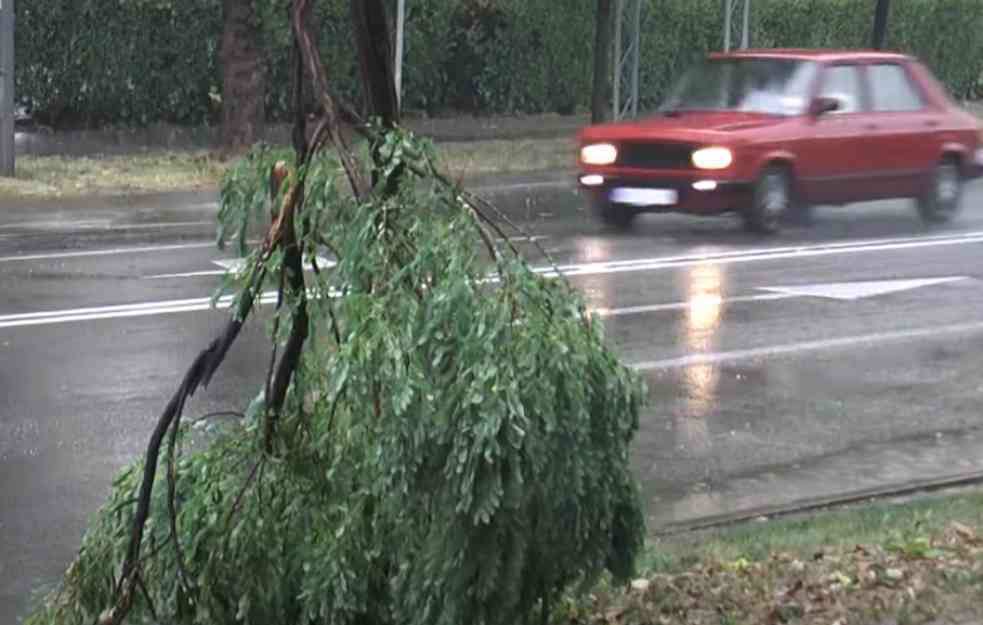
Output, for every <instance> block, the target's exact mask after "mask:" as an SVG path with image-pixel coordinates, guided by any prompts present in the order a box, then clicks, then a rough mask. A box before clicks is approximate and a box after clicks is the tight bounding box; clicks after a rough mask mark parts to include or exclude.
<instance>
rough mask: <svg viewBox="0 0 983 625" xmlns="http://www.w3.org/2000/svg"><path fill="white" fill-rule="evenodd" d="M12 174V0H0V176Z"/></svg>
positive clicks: (11, 175) (10, 175)
mask: <svg viewBox="0 0 983 625" xmlns="http://www.w3.org/2000/svg"><path fill="white" fill-rule="evenodd" d="M13 175H14V0H0V176H7V177H11V178H12V177H13Z"/></svg>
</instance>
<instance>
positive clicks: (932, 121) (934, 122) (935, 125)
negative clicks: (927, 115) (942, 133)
mask: <svg viewBox="0 0 983 625" xmlns="http://www.w3.org/2000/svg"><path fill="white" fill-rule="evenodd" d="M925 125H926V126H928V127H929V128H938V127H939V120H937V119H930V120H928V121H927V122H925Z"/></svg>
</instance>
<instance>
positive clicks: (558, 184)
mask: <svg viewBox="0 0 983 625" xmlns="http://www.w3.org/2000/svg"><path fill="white" fill-rule="evenodd" d="M524 189H570V190H571V191H574V190H576V187H575V186H574V183H573V177H572V176H571V178H570V180H543V181H540V182H517V183H514V184H499V185H486V186H482V187H474V188H473V189H471V191H472V192H474V193H478V194H484V193H502V192H507V191H521V190H524Z"/></svg>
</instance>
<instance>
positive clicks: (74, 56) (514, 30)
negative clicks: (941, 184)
mask: <svg viewBox="0 0 983 625" xmlns="http://www.w3.org/2000/svg"><path fill="white" fill-rule="evenodd" d="M257 2H258V4H259V5H260V15H261V19H262V21H263V25H264V37H265V40H264V46H265V49H266V62H267V75H268V89H267V111H268V113H269V115H270V117H271V119H277V120H280V119H286V118H287V117H288V112H289V111H288V106H289V100H290V98H289V94H288V91H289V84H290V81H289V75H290V67H289V59H290V55H291V45H290V31H289V29H288V27H287V20H286V17H287V16H286V10H285V8H284V7H285V5H286V3H285V2H283V1H282V0H257ZM347 4H348V2H347V0H322V1H321V2H319V3H318V4H317V6H318V13H317V16H316V17H317V32H318V33H319V35H320V39H321V46H322V52H323V54H324V56H325V60H326V62H327V65H328V67H329V69H330V71H331V73H332V77H333V79H334V80H335V84H336V85H337V86H338V88H339V90H340V91H342V92H343V93H345V95H347V96H349V97H352V98H357V97H358V92H357V83H358V81H357V79H356V78H357V67H356V63H355V58H354V55H353V52H352V49H351V44H352V41H351V33H350V32H349V30H348V9H347ZM722 4H723V3H722V1H721V0H647V2H646V4H645V6H644V10H643V23H642V28H643V38H642V57H643V62H642V68H641V91H642V94H643V98H644V104H645V105H646V106H651V105H652V104H654V103H655V102H657V101H658V100H659V99H660V98H661V97H662V96H663V95H664V93H665V91H666V89H667V87H668V86H669V84H670V83H671V82H672V81H673V80H674V79H675V78H676V76H677V75H678V73H679V72H680V71H681V70H682V69H683V68H685V67H686V66H687V65H688V64H689V63H691V62H692V61H693V60H695V59H696V58H698V57H699V56H700V55H702V54H704V53H705V52H706V51H708V50H711V49H716V48H719V47H720V45H721V25H722V23H723V15H722V13H723V10H722ZM407 5H408V14H407V31H406V55H407V56H406V65H405V67H404V87H405V104H406V106H407V107H408V108H409V109H415V110H422V111H426V112H428V113H431V114H434V113H439V112H442V111H446V110H451V109H453V110H459V111H471V112H480V113H492V112H518V113H537V112H544V111H557V112H561V113H568V112H572V111H573V110H575V109H577V108H578V107H584V106H586V105H587V102H588V97H589V93H590V78H591V77H590V72H591V54H592V47H593V19H594V6H595V3H594V2H593V0H408V1H407ZM872 5H873V3H872V2H870V0H754V2H753V13H752V43H753V44H754V45H755V46H760V47H771V46H796V47H858V46H865V45H866V44H867V41H868V37H869V30H870V24H871V21H872V15H871V12H872ZM17 20H18V24H17V42H16V45H17V58H18V67H17V89H18V93H19V94H20V95H21V96H22V97H23V98H24V99H25V100H26V101H27V102H28V103H29V104H30V105H31V106H32V108H33V109H34V112H35V115H36V116H37V117H38V118H39V119H41V120H42V121H44V122H45V123H49V124H52V125H99V124H105V123H124V124H144V123H150V122H155V121H166V122H172V123H184V124H192V123H202V122H214V121H215V120H217V118H218V113H219V109H220V101H221V100H220V90H221V80H220V73H219V72H220V67H219V61H218V51H219V45H220V42H221V32H222V23H221V2H220V0H22V1H20V2H18V3H17ZM738 21H739V20H735V33H736V30H737V27H736V22H738ZM980 32H983V0H900V1H898V2H895V3H894V6H893V7H892V16H891V24H890V30H889V35H888V41H889V45H890V46H891V47H892V48H894V49H900V50H903V51H906V52H911V53H914V54H916V55H918V56H919V57H921V58H923V59H924V60H925V61H926V62H927V63H928V64H929V65H930V66H931V67H932V68H933V69H934V70H935V71H936V72H937V73H938V75H939V76H940V78H941V79H942V80H943V82H945V83H946V84H947V85H948V86H949V88H950V89H951V90H952V91H953V93H955V94H956V95H957V96H958V97H976V96H979V95H981V91H983V84H981V70H983V37H980V36H979V33H980ZM735 41H736V34H735Z"/></svg>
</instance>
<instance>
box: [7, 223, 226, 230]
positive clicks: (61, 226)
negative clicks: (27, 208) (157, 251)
mask: <svg viewBox="0 0 983 625" xmlns="http://www.w3.org/2000/svg"><path fill="white" fill-rule="evenodd" d="M214 225H215V221H214V220H209V221H169V222H161V223H145V224H115V225H114V224H113V223H112V222H111V221H109V220H94V221H90V222H74V221H27V222H24V223H19V224H10V225H5V226H0V230H2V231H8V230H32V229H39V228H40V229H44V230H57V231H68V230H70V231H72V232H76V231H79V230H98V231H104V232H113V231H116V230H159V229H166V228H185V227H188V226H214Z"/></svg>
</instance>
